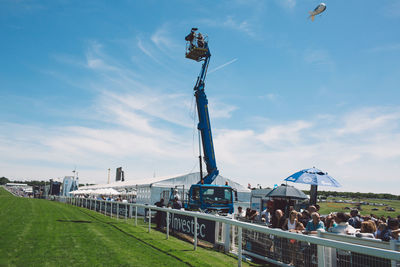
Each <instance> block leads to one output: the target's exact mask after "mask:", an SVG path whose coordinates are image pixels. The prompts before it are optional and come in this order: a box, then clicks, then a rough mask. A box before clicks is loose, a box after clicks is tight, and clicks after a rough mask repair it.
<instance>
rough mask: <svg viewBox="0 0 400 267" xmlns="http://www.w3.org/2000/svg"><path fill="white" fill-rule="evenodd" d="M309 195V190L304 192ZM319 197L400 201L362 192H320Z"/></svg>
mask: <svg viewBox="0 0 400 267" xmlns="http://www.w3.org/2000/svg"><path fill="white" fill-rule="evenodd" d="M303 192H304V193H305V194H307V195H309V194H310V191H309V190H303ZM318 196H323V197H325V198H326V197H328V196H332V197H346V198H377V199H391V200H400V195H398V196H397V195H392V194H388V193H360V192H336V191H318Z"/></svg>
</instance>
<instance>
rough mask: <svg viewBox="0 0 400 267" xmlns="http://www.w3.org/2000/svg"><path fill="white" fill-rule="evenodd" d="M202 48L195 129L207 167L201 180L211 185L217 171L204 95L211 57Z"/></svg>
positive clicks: (195, 90) (196, 91)
mask: <svg viewBox="0 0 400 267" xmlns="http://www.w3.org/2000/svg"><path fill="white" fill-rule="evenodd" d="M204 48H205V49H206V52H205V54H203V57H202V58H203V60H204V62H203V66H202V68H201V71H200V74H199V77H197V82H196V85H195V87H194V95H195V97H196V105H197V114H198V116H199V124H198V126H197V129H198V130H199V131H200V133H201V141H202V144H203V153H204V161H205V163H206V167H207V175H206V176H205V177H204V178H203V182H204V184H211V183H212V182H213V181H214V180H215V178H216V177H217V176H218V173H219V171H218V169H217V162H216V160H215V153H214V144H213V140H212V134H211V125H210V116H209V114H208V100H207V96H206V94H205V93H204V86H205V79H206V75H207V69H208V63H209V62H210V57H211V54H210V50H209V48H208V43H207V42H206V43H205V44H204ZM198 183H199V184H200V183H202V181H199V182H198Z"/></svg>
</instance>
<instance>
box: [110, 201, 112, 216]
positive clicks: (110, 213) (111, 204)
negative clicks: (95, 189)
mask: <svg viewBox="0 0 400 267" xmlns="http://www.w3.org/2000/svg"><path fill="white" fill-rule="evenodd" d="M110 203H111V210H110V218H112V212H113V210H112V203H113V202H112V201H110Z"/></svg>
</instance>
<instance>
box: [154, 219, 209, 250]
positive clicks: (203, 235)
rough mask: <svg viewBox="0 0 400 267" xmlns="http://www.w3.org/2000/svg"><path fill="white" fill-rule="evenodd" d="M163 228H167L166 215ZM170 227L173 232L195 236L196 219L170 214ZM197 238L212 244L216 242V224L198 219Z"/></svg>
mask: <svg viewBox="0 0 400 267" xmlns="http://www.w3.org/2000/svg"><path fill="white" fill-rule="evenodd" d="M161 217H162V219H161V222H162V226H166V223H165V217H166V215H165V213H163V214H162V216H161ZM169 227H170V229H172V230H173V231H176V232H180V233H184V234H187V235H190V236H194V230H195V228H194V227H195V225H194V218H193V217H190V216H185V215H180V214H170V217H169ZM197 238H199V239H202V240H205V241H207V242H210V243H214V242H215V222H214V221H208V220H204V219H199V218H197Z"/></svg>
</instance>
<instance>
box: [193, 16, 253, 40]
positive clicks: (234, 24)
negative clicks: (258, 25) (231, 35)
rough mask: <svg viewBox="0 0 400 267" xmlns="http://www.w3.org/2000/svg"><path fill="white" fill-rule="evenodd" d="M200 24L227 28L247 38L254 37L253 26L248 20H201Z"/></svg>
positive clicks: (229, 17)
mask: <svg viewBox="0 0 400 267" xmlns="http://www.w3.org/2000/svg"><path fill="white" fill-rule="evenodd" d="M199 21H200V24H204V25H207V26H209V27H221V28H227V29H231V30H234V31H238V32H242V33H245V34H246V35H248V36H251V37H256V34H255V30H254V25H253V23H252V22H250V20H246V19H242V20H241V19H237V18H236V17H235V16H226V17H225V18H221V19H201V20H199Z"/></svg>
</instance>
